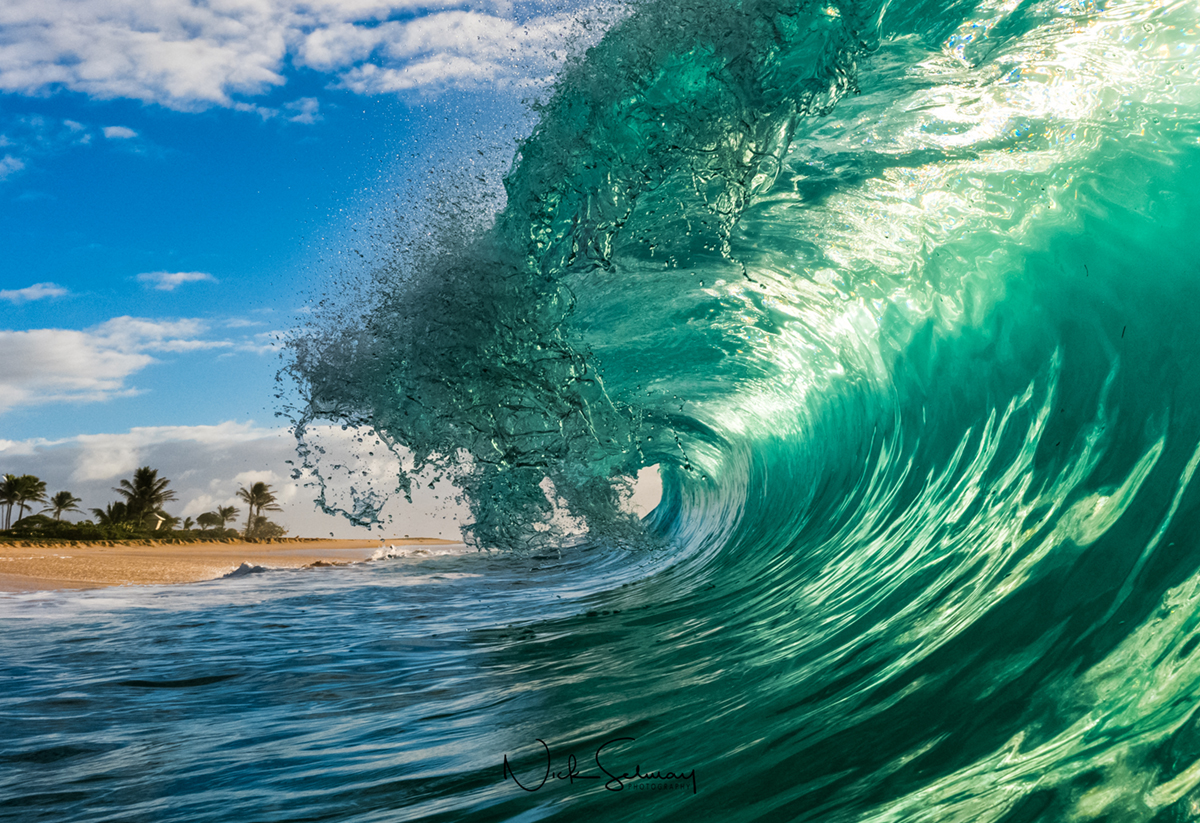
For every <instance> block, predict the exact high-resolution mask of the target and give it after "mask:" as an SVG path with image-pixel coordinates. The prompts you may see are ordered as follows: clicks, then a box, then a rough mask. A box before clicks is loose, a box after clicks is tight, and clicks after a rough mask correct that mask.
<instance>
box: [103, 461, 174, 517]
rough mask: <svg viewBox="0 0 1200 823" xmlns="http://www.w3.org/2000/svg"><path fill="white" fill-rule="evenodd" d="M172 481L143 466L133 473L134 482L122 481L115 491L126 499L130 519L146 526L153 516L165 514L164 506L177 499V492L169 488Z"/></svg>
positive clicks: (114, 488) (115, 487)
mask: <svg viewBox="0 0 1200 823" xmlns="http://www.w3.org/2000/svg"><path fill="white" fill-rule="evenodd" d="M170 482H171V481H170V480H167V479H166V478H165V477H159V476H158V470H157V469H152V468H150V467H149V466H142V467H141V468H140V469H138V470H137V471H135V472H134V473H133V480H132V482H131V481H129V480H122V481H121V485H119V486H114V487H113V491H115V492H116V493H117V494H119V495H121V497H123V498H125V509H126V511H127V513H128V515H127V516H128V519H130V520H133V521H135V522H137V523H139V524H143V525H144V524H145V521H146V519H147V518H148V517H149V516H150V515H152V514H165V512H163V511H162V507H163V504H164V503H166V502H168V501H171V500H174V499H175V492H173V491H171V490H170V489H168V488H167V484H169V483H170Z"/></svg>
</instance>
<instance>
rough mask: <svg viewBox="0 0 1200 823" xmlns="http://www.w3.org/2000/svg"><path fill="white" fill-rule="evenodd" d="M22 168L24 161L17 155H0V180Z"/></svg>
mask: <svg viewBox="0 0 1200 823" xmlns="http://www.w3.org/2000/svg"><path fill="white" fill-rule="evenodd" d="M23 168H25V161H24V160H21V159H20V158H18V157H13V156H12V155H11V154H6V155H4V156H3V157H0V180H3V179H4V178H6V177H9V176H11V175H13V174H16V173H17V172H19V171H20V170H21V169H23Z"/></svg>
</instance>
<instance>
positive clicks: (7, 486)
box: [0, 474, 17, 529]
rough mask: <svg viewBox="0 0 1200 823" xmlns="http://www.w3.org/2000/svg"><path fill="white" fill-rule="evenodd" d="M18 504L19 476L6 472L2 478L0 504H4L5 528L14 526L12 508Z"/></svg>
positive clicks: (0, 482)
mask: <svg viewBox="0 0 1200 823" xmlns="http://www.w3.org/2000/svg"><path fill="white" fill-rule="evenodd" d="M15 505H17V476H16V475H15V474H6V475H4V479H3V480H0V506H4V526H3V527H4V528H5V529H8V528H11V527H12V510H13V506H15Z"/></svg>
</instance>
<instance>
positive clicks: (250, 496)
mask: <svg viewBox="0 0 1200 823" xmlns="http://www.w3.org/2000/svg"><path fill="white" fill-rule="evenodd" d="M237 496H238V497H240V498H241V499H242V500H243V501H244V502H245V503H246V505H247V506H249V507H250V511H249V513H247V515H246V532H245V535H246V537H253V536H254V529H253V525H254V517H255V515H258V514H262V513H263V512H279V511H283V509H281V508H280V507H279V506H278V504H276V503H275V495H274V494H273V493H272V492H271V487H270V486H269V485H267V484H266V483H263V482H262V481H259V482H258V483H255V484H254V485H252V486H251V487H250V488H246V487H245V486H243V487H242V488H240V489H238V493H237Z"/></svg>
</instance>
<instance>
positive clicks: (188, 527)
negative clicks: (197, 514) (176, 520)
mask: <svg viewBox="0 0 1200 823" xmlns="http://www.w3.org/2000/svg"><path fill="white" fill-rule="evenodd" d="M194 525H196V521H195V520H193V519H192V518H190V517H185V518H183V528H184V529H185V530H187V531H191V528H192V526H194Z"/></svg>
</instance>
